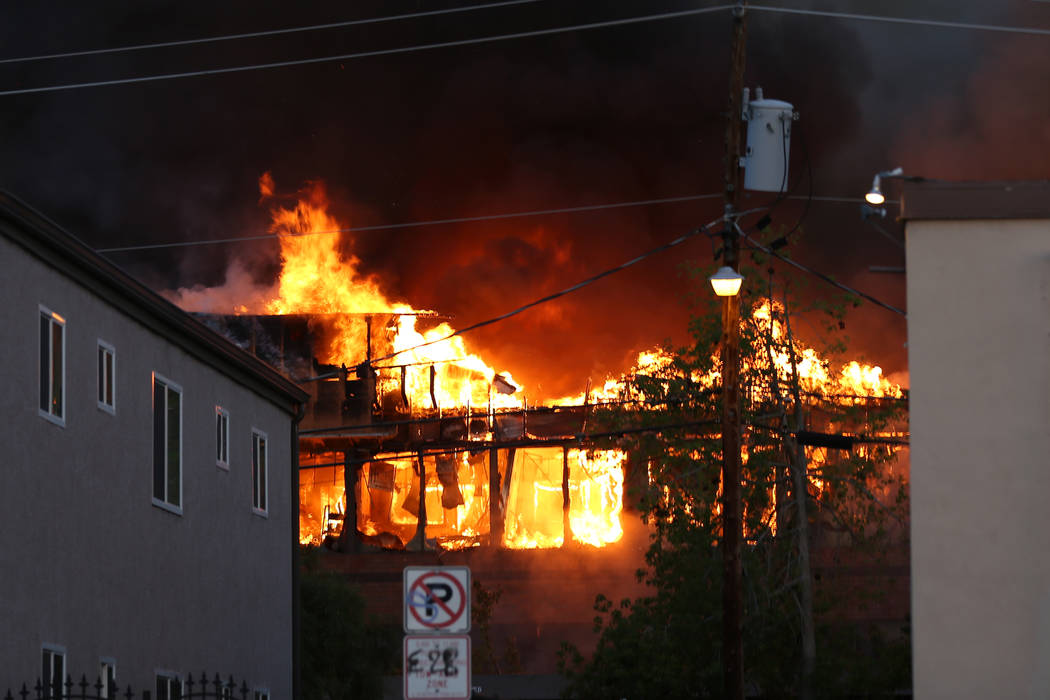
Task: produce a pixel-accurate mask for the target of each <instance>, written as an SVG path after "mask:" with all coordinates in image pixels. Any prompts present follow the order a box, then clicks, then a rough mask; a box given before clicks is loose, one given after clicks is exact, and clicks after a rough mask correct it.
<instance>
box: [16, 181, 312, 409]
mask: <svg viewBox="0 0 1050 700" xmlns="http://www.w3.org/2000/svg"><path fill="white" fill-rule="evenodd" d="M0 234H2V235H4V236H5V237H7V238H9V239H11V240H12V241H13V242H14V243H16V244H17V245H19V246H20V247H22V248H24V249H26V250H27V251H28V252H29V253H31V254H32V255H34V256H35V257H37V258H39V259H40V260H41V261H42V262H43V263H44V264H46V265H48V266H49V267H52V268H55V269H57V270H59V271H60V272H62V273H64V274H66V275H68V276H69V277H70V278H72V279H74V280H76V281H77V282H79V283H80V284H82V285H84V286H85V287H86V288H87V289H88V290H89V291H90V292H91V293H93V294H95V295H96V296H98V297H100V298H101V299H103V300H104V301H106V302H108V303H110V304H112V305H113V306H115V307H116V308H118V309H119V310H121V311H123V312H124V313H126V314H127V315H128V316H130V317H131V318H133V319H134V320H136V321H138V322H139V323H141V324H142V325H143V326H145V327H146V328H148V329H150V330H152V331H154V332H155V333H157V334H158V335H160V336H162V337H164V338H165V339H167V340H168V341H170V342H171V343H172V344H174V345H176V346H178V347H180V348H182V349H183V350H185V351H186V352H188V353H189V354H190V355H192V356H194V357H196V358H197V359H199V360H201V361H203V362H205V363H206V364H209V365H211V366H212V367H214V368H216V369H218V370H220V371H222V372H223V373H225V374H227V375H229V376H230V377H232V378H233V379H234V380H235V381H237V382H239V383H241V384H243V385H244V386H246V387H248V388H249V389H251V390H253V391H254V392H255V393H256V394H258V395H260V396H261V397H263V398H265V399H267V400H269V401H271V402H272V403H274V404H276V405H278V406H281V407H283V408H284V409H285V410H287V411H288V412H289V413H292V414H293V415H295V414H296V412H297V408H298V406H300V405H302V404H303V403H305V402H306V400H307V398H308V397H309V394H307V393H306V392H305V391H303V389H301V388H300V387H299V386H298V385H296V384H295V383H294V382H292V381H291V380H289V379H288V378H286V377H285V376H284V375H282V374H281V373H280V372H278V371H277V370H276V369H274V368H273V367H271V366H269V365H268V364H266V363H265V362H263V361H261V360H259V359H258V358H257V357H255V356H253V355H250V354H249V353H247V352H245V351H244V350H242V349H241V348H239V347H237V346H236V345H234V344H233V343H231V342H230V341H228V340H227V339H226V338H223V337H222V336H220V335H219V334H217V333H215V331H213V330H211V329H210V328H208V327H207V326H206V325H204V324H203V323H201V322H200V321H198V320H197V319H195V318H193V316H191V315H190V314H188V313H187V312H185V311H183V310H182V309H180V308H179V307H178V306H176V305H175V304H173V303H171V302H170V301H168V300H167V299H165V298H164V297H162V296H160V295H159V294H157V293H156V292H154V291H153V290H152V289H150V288H148V287H146V286H145V285H143V284H142V283H141V282H138V281H137V280H135V279H134V278H133V277H131V276H130V275H129V274H127V273H126V272H124V271H123V270H121V269H120V268H119V267H117V266H116V265H114V264H113V263H111V262H109V261H108V260H106V259H105V258H103V257H102V256H101V255H99V254H98V253H96V252H95V251H94V250H92V249H91V248H89V247H88V246H87V245H85V244H84V243H83V242H82V241H81V240H80V239H78V238H77V237H76V236H74V235H73V234H71V233H69V232H68V231H66V230H65V229H63V228H62V227H61V226H59V225H58V224H57V223H55V222H54V221H52V220H51V219H49V218H47V217H46V216H44V215H43V214H41V213H40V212H38V211H37V210H36V209H33V208H32V207H31V206H29V205H28V204H26V203H25V202H23V201H22V200H21V199H19V198H18V197H16V196H14V195H13V194H11V193H9V192H7V191H5V190H0Z"/></svg>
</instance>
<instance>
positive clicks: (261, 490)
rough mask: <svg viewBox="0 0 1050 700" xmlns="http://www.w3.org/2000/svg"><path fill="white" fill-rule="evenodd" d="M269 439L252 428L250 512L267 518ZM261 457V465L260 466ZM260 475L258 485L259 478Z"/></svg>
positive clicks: (268, 502) (268, 499)
mask: <svg viewBox="0 0 1050 700" xmlns="http://www.w3.org/2000/svg"><path fill="white" fill-rule="evenodd" d="M269 452H270V438H269V437H268V436H267V435H266V433H264V432H263V431H261V430H259V429H258V428H252V449H251V456H252V457H251V459H252V512H253V513H255V514H256V515H261V516H262V517H264V518H266V517H269V506H270V474H269V468H270V455H269ZM260 457H261V464H260ZM260 474H261V475H262V483H261V484H260V483H259V482H260V480H259V476H260Z"/></svg>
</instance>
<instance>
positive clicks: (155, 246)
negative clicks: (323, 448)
mask: <svg viewBox="0 0 1050 700" xmlns="http://www.w3.org/2000/svg"><path fill="white" fill-rule="evenodd" d="M723 196H724V195H723V194H722V193H721V192H718V193H713V194H694V195H685V196H682V197H663V198H660V199H642V200H635V201H630V202H610V203H606V204H589V205H584V206H579V207H561V208H558V209H535V210H531V211H518V212H510V213H507V214H485V215H482V216H460V217H455V218H451V219H429V220H425V221H408V222H404V223H400V224H376V225H375V226H353V227H350V228H335V229H326V230H323V231H304V232H302V233H265V234H258V235H255V236H238V237H236V238H210V239H201V240H193V241H173V242H169V243H146V244H143V245H130V246H116V247H110V248H96V249H95V252H96V253H125V252H131V251H139V250H160V249H164V248H190V247H193V246H199V245H222V244H227V243H244V242H250V241H263V240H270V239H273V238H281V237H284V236H293V237H300V236H324V235H334V234H337V233H360V232H362V231H389V230H392V229H401V228H421V227H424V226H440V225H445V224H464V223H473V222H478V221H498V220H500V219H517V218H524V217H529V216H552V215H555V214H573V213H577V212H586V211H601V210H603V209H624V208H627V207H645V206H652V205H656V204H674V203H677V202H695V201H699V200H704V199H719V198H721V197H723ZM787 199H807V197H805V196H802V195H799V196H790V197H787ZM809 199H812V200H813V201H815V202H834V203H845V204H857V203H863V202H864V199H863V198H862V197H812V198H809ZM885 203H886V204H896V203H897V200H889V199H887V200H886V202H885Z"/></svg>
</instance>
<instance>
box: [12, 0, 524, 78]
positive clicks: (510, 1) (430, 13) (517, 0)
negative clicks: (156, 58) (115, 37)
mask: <svg viewBox="0 0 1050 700" xmlns="http://www.w3.org/2000/svg"><path fill="white" fill-rule="evenodd" d="M534 2H540V0H505V1H504V2H490V3H485V4H483V5H470V6H467V7H451V8H448V9H445V10H427V11H424V12H409V13H406V14H402V15H388V16H386V17H368V18H365V19H352V20H347V21H345V22H329V23H327V24H311V25H307V26H305V27H289V28H287V29H270V30H264V31H258V32H244V33H242V34H225V35H222V36H211V37H203V38H199V39H182V40H176V41H161V42H155V43H151V44H133V45H130V46H118V47H114V48H109V49H87V50H84V51H66V52H64V53H50V54H42V55H40V56H23V57H20V58H0V64H4V63H28V62H31V61H44V60H49V59H56V58H76V57H78V56H99V55H102V54H111V53H125V52H128V51H142V50H144V49H163V48H171V47H173V46H192V45H195V44H210V43H217V42H220V41H231V40H234V39H258V38H261V37H266V36H278V35H281V34H296V33H299V32H313V31H318V30H321V29H338V28H341V27H355V26H360V25H364V24H379V23H381V22H394V21H398V20H405V19H418V18H420V17H434V16H436V15H450V14H455V13H459V12H473V11H474V10H488V9H492V8H495V7H507V6H509V5H524V4H527V3H534Z"/></svg>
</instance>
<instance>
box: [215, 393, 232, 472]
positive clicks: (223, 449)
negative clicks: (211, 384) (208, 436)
mask: <svg viewBox="0 0 1050 700" xmlns="http://www.w3.org/2000/svg"><path fill="white" fill-rule="evenodd" d="M215 466H217V467H218V468H219V469H225V470H227V471H229V469H230V412H229V411H227V410H226V409H225V408H223V407H222V406H216V407H215Z"/></svg>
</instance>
